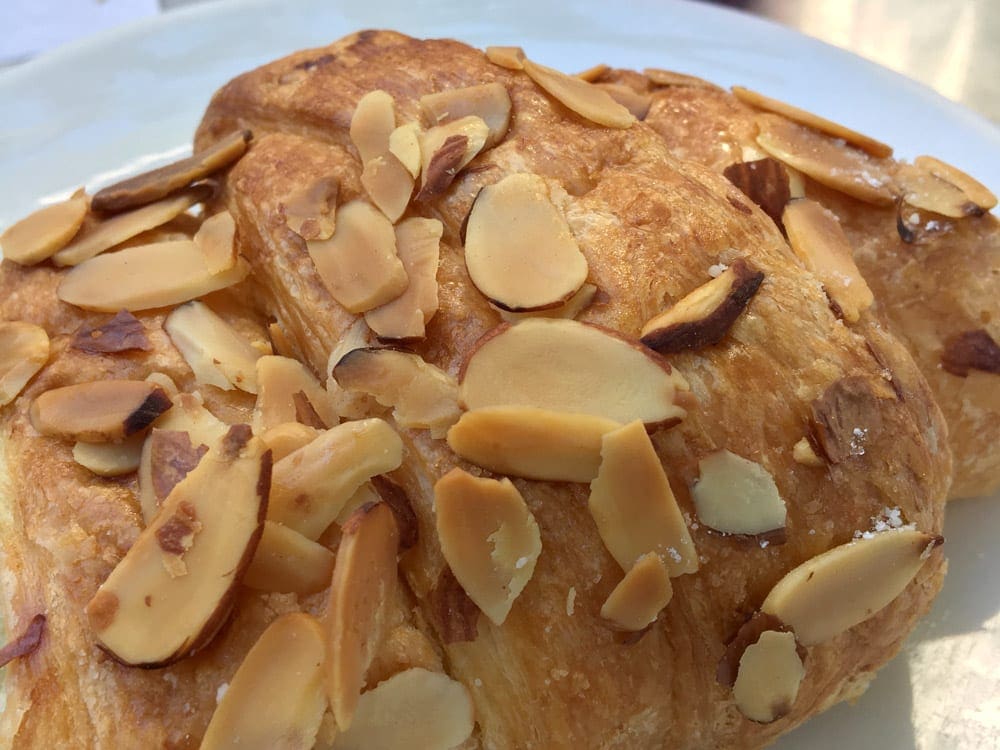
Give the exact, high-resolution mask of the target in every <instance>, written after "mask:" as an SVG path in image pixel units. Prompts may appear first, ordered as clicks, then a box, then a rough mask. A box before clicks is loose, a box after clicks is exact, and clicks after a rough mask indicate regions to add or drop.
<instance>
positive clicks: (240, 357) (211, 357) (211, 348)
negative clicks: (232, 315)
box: [163, 301, 260, 393]
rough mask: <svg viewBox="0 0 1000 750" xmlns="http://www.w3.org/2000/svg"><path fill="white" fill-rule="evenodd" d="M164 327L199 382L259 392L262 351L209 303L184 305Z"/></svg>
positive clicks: (168, 317) (223, 387) (176, 310)
mask: <svg viewBox="0 0 1000 750" xmlns="http://www.w3.org/2000/svg"><path fill="white" fill-rule="evenodd" d="M163 329H164V330H165V331H166V332H167V334H168V335H169V336H170V341H171V342H172V343H173V345H174V346H175V347H177V350H178V351H179V352H180V353H181V356H182V357H184V361H185V362H187V364H188V367H190V368H191V370H192V372H194V377H195V380H197V381H198V383H199V384H201V385H212V386H215V387H216V388H220V389H222V390H224V391H229V390H232V389H233V388H234V387H236V388H239V389H240V390H241V391H246V392H247V393H256V392H257V360H258V359H260V352H259V351H257V350H256V349H255V348H254V347H253V346H251V344H250V342H249V341H247V340H246V338H244V337H243V336H242V335H241V334H240V333H239V332H238V331H237V330H236V329H235V328H233V327H232V326H231V325H229V324H228V323H227V322H226V321H225V320H223V319H222V318H221V317H220V316H219V315H217V314H216V313H214V312H213V311H212V310H211V308H209V307H208V305H206V304H205V303H203V302H197V301H194V302H188V303H187V304H184V305H181V306H180V307H178V308H176V309H175V310H174V311H173V312H171V313H170V314H169V315H168V316H167V318H166V320H165V321H164V322H163Z"/></svg>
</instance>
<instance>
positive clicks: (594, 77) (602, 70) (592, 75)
mask: <svg viewBox="0 0 1000 750" xmlns="http://www.w3.org/2000/svg"><path fill="white" fill-rule="evenodd" d="M610 72H611V66H609V65H605V64H604V63H598V64H597V65H592V66H590V67H589V68H587V69H586V70H581V71H580V72H579V73H577V74H575V75H574V78H579V79H580V80H581V81H587V83H593V82H594V81H599V80H600V79H602V78H604V76H605V75H607V74H608V73H610Z"/></svg>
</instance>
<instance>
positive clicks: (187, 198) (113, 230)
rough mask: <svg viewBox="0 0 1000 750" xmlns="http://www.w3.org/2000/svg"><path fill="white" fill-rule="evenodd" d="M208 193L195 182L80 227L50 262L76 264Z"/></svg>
mask: <svg viewBox="0 0 1000 750" xmlns="http://www.w3.org/2000/svg"><path fill="white" fill-rule="evenodd" d="M211 195H212V188H211V187H209V186H208V185H195V186H194V187H192V188H189V189H187V190H182V191H181V192H179V193H177V194H176V195H172V196H170V197H168V198H164V199H163V200H161V201H157V202H156V203H150V204H149V205H148V206H143V207H142V208H137V209H135V210H134V211H128V212H127V213H123V214H117V215H116V216H111V217H109V218H107V219H102V220H100V221H97V222H96V223H95V224H94V225H93V226H88V227H87V228H85V229H83V230H82V231H81V232H80V233H79V235H78V236H77V237H75V238H74V239H73V241H72V242H71V243H70V244H68V245H67V246H66V247H64V248H63V249H62V250H60V251H59V252H57V253H56V254H55V255H53V256H52V262H53V263H55V264H56V265H57V266H75V265H77V264H79V263H82V262H83V261H85V260H89V259H90V258H93V257H94V256H95V255H99V254H101V253H103V252H104V251H105V250H110V249H111V248H113V247H115V246H117V245H120V244H121V243H123V242H125V241H126V240H130V239H132V238H133V237H136V236H138V235H140V234H142V233H143V232H146V231H149V230H150V229H155V228H156V227H159V226H161V225H163V224H166V223H167V222H168V221H170V220H171V219H174V218H176V217H177V216H180V215H181V214H182V213H184V212H185V211H187V210H188V209H189V208H191V206H193V205H195V204H196V203H201V202H202V201H204V200H207V199H208V198H209V196H211Z"/></svg>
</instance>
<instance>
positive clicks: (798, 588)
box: [761, 529, 943, 646]
mask: <svg viewBox="0 0 1000 750" xmlns="http://www.w3.org/2000/svg"><path fill="white" fill-rule="evenodd" d="M942 541H943V539H942V538H941V537H934V536H931V535H930V534H925V533H923V532H922V531H916V530H914V529H899V530H892V531H883V532H881V533H879V534H875V535H873V536H870V537H867V538H866V537H862V538H861V539H857V540H855V541H852V542H848V543H847V544H842V545H840V546H839V547H834V548H833V549H830V550H827V551H826V552H824V553H822V554H821V555H817V556H816V557H814V558H812V559H810V560H806V561H805V562H804V563H802V564H801V565H799V566H798V567H797V568H793V569H792V570H791V571H789V572H788V573H786V574H785V577H784V578H782V579H781V580H780V581H778V583H777V584H775V586H774V588H773V589H771V593H769V594H768V595H767V598H766V599H765V600H764V603H763V604H762V605H761V611H762V612H764V613H766V614H769V615H774V616H775V617H777V618H778V619H779V620H781V622H783V623H784V624H785V625H787V626H789V627H790V628H791V629H792V630H793V631H794V632H795V637H796V638H797V639H798V640H799V643H801V644H802V645H804V646H812V645H814V644H817V643H822V642H823V641H826V640H829V639H830V638H833V637H834V636H836V635H839V634H840V633H843V632H844V631H845V630H847V629H849V628H852V627H854V626H855V625H857V624H858V623H860V622H864V621H865V620H867V619H868V618H869V617H871V616H872V615H874V614H875V613H876V612H878V611H879V610H880V609H882V608H883V607H885V606H886V605H887V604H889V602H891V601H892V600H893V599H895V598H896V597H897V596H899V594H900V593H901V592H902V591H903V589H905V588H906V587H907V585H908V584H909V583H910V581H912V580H913V577H914V576H915V575H916V574H917V571H919V570H920V568H921V567H923V565H924V563H925V562H927V559H928V557H929V555H930V553H931V551H932V550H933V549H934V547H936V546H938V545H939V544H941V542H942Z"/></svg>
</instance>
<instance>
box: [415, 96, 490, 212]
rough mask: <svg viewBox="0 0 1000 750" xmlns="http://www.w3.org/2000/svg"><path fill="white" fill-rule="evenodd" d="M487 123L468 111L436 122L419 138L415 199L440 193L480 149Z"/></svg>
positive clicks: (485, 135)
mask: <svg viewBox="0 0 1000 750" xmlns="http://www.w3.org/2000/svg"><path fill="white" fill-rule="evenodd" d="M489 137H490V127H489V125H487V124H486V121H485V120H483V118H481V117H476V116H475V115H469V116H467V117H461V118H459V119H458V120H453V121H451V122H448V123H445V124H444V125H436V126H435V127H433V128H430V129H429V130H427V131H426V132H425V133H423V135H422V136H421V138H420V156H421V170H420V171H421V175H422V181H421V185H420V192H419V193H418V194H417V200H418V201H426V200H429V199H430V198H433V197H435V196H438V195H440V194H441V193H443V192H444V191H445V190H447V189H448V187H449V186H450V185H451V183H452V182H453V181H454V179H455V177H456V176H457V175H458V173H459V172H461V171H462V170H463V169H464V168H465V166H466V165H467V164H468V163H469V162H470V161H472V160H473V159H474V158H475V156H476V154H478V153H479V152H480V151H482V150H483V148H484V147H485V146H486V141H487V140H488V139H489Z"/></svg>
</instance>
